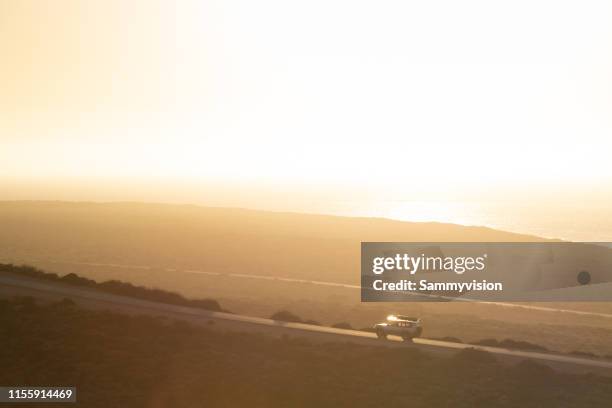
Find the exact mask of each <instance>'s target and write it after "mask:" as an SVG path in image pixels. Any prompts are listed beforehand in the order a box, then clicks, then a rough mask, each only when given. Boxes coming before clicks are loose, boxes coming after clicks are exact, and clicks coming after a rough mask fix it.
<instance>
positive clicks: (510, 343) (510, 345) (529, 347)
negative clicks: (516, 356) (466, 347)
mask: <svg viewBox="0 0 612 408" xmlns="http://www.w3.org/2000/svg"><path fill="white" fill-rule="evenodd" d="M474 344H477V345H479V346H489V347H501V348H507V349H515V350H525V351H550V350H548V349H547V348H546V347H542V346H539V345H537V344H533V343H529V342H527V341H517V340H512V339H504V340H501V341H499V340H496V339H484V340H480V341H478V342H475V343H474Z"/></svg>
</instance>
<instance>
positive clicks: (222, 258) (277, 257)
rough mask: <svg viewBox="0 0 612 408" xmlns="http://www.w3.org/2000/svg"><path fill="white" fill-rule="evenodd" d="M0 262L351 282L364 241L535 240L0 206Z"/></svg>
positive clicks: (377, 222)
mask: <svg viewBox="0 0 612 408" xmlns="http://www.w3.org/2000/svg"><path fill="white" fill-rule="evenodd" d="M0 226H1V227H2V228H0V260H4V261H11V260H14V259H19V260H25V261H28V263H29V262H30V261H31V260H37V261H38V260H40V261H45V260H55V261H70V262H90V263H108V264H121V265H137V266H138V265H145V266H155V267H158V268H180V269H196V270H203V271H208V272H221V273H228V272H232V273H245V274H260V275H270V276H285V277H296V278H301V279H314V280H325V281H334V282H348V283H356V282H358V281H359V259H360V257H359V253H360V252H359V251H360V245H359V243H360V242H361V241H405V242H409V241H416V242H419V241H420V242H426V241H439V242H444V241H491V242H495V241H534V240H538V239H537V238H536V237H531V236H526V235H519V234H512V233H507V232H502V231H496V230H492V229H489V228H481V227H465V226H459V225H452V224H439V223H411V222H400V221H393V220H387V219H376V218H350V217H337V216H323V215H307V214H295V213H275V212H264V211H253V210H243V209H227V208H207V207H198V206H191V205H163V204H136V203H108V204H98V203H66V202H0Z"/></svg>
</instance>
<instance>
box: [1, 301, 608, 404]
mask: <svg viewBox="0 0 612 408" xmlns="http://www.w3.org/2000/svg"><path fill="white" fill-rule="evenodd" d="M0 361H2V362H3V366H2V370H0V384H3V385H7V386H13V385H22V384H37V385H38V384H45V385H74V386H76V387H77V389H78V394H77V395H78V400H79V402H78V403H77V404H76V405H74V404H71V405H69V406H71V407H74V406H77V407H78V406H80V407H92V408H96V407H104V408H106V407H130V408H138V407H151V406H160V407H176V408H181V407H249V408H257V407H283V408H284V407H313V406H317V407H355V408H360V407H379V406H385V407H405V406H410V407H415V408H419V407H427V408H431V407H459V408H461V407H476V408H479V407H487V408H488V407H491V406H495V407H520V408H530V407H609V403H610V401H611V400H612V379H610V378H604V377H598V376H594V375H588V376H577V375H566V374H560V373H556V372H555V371H553V370H551V369H549V368H547V367H545V366H541V365H538V364H535V363H531V362H525V363H522V364H519V365H517V366H507V365H502V364H500V363H498V362H497V361H496V360H495V359H494V358H493V357H492V356H491V355H489V354H487V353H483V352H478V351H476V350H465V351H464V352H461V353H459V354H457V355H456V356H455V357H453V358H432V357H431V356H430V355H425V354H421V353H419V352H418V350H414V349H405V348H385V347H367V346H359V345H354V344H342V343H329V344H316V345H315V344H311V343H309V342H308V341H307V340H304V339H297V338H296V339H292V338H284V339H274V338H271V337H267V336H263V335H257V334H249V333H225V332H220V331H211V330H209V329H204V328H195V327H192V326H190V325H188V324H186V323H178V322H176V323H169V322H168V321H167V320H163V319H157V318H152V317H143V316H140V317H134V316H128V315H121V314H116V313H111V312H101V311H90V310H82V309H79V308H78V307H76V306H75V305H74V304H73V303H72V302H70V301H68V300H66V301H63V302H58V303H55V304H48V305H44V306H43V305H38V304H36V303H35V302H34V301H33V300H32V299H28V298H25V299H17V300H12V301H0ZM54 406H59V405H54Z"/></svg>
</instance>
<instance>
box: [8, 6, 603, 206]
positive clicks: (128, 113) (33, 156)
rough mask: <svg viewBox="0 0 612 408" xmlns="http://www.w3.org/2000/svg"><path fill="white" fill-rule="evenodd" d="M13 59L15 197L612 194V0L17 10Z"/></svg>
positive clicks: (11, 171)
mask: <svg viewBox="0 0 612 408" xmlns="http://www.w3.org/2000/svg"><path fill="white" fill-rule="evenodd" d="M0 53H1V55H2V62H1V63H0V74H1V77H0V81H2V83H1V84H0V89H1V91H0V163H1V165H0V179H2V183H3V184H4V185H5V187H6V188H5V189H4V198H23V197H31V198H70V197H71V194H72V193H74V194H73V196H74V197H78V198H80V199H82V198H86V197H90V198H92V199H98V198H101V199H104V198H111V199H122V198H125V199H133V198H134V195H133V192H134V191H136V190H137V189H136V190H135V189H134V188H135V187H134V186H135V184H136V183H141V185H142V186H143V187H141V189H144V190H147V189H150V191H156V192H157V193H156V194H158V195H159V197H160V199H161V198H162V197H163V196H164V195H165V196H166V198H167V197H168V194H169V193H168V191H170V190H167V191H165V192H164V191H162V190H159V189H158V188H159V187H160V186H161V185H166V186H169V185H173V188H174V189H175V190H176V189H180V190H181V191H182V192H181V194H182V195H181V196H180V197H181V199H185V200H189V197H190V196H189V194H190V191H194V195H193V197H194V199H195V197H198V198H202V191H200V190H197V189H198V188H205V187H204V186H209V187H210V186H216V187H215V188H216V189H217V190H214V191H220V189H221V187H220V186H222V185H226V188H227V189H231V186H237V185H243V186H244V185H247V184H248V185H249V186H250V187H249V188H250V189H251V190H258V188H259V186H261V187H265V188H267V189H275V190H277V191H285V190H286V191H293V192H294V191H302V192H304V191H311V190H313V191H314V190H317V191H319V192H321V191H327V192H330V194H331V192H334V194H336V195H338V196H339V197H342V196H343V194H344V193H345V192H351V191H352V192H353V193H354V192H355V191H357V190H358V189H363V190H362V191H365V190H376V191H381V192H383V193H384V194H386V195H388V196H393V197H396V196H397V197H402V198H411V197H414V194H420V193H423V194H425V193H427V194H434V195H437V196H440V197H443V198H444V197H452V196H454V195H455V194H456V192H465V191H468V190H469V191H471V190H477V191H480V192H481V193H482V192H486V191H490V190H492V189H494V190H496V191H499V190H501V191H508V192H509V191H512V189H516V188H519V189H520V186H527V185H528V186H533V185H537V186H540V185H547V186H551V185H552V186H553V188H554V189H557V190H559V189H563V188H570V189H571V188H578V187H580V186H582V188H584V186H588V188H589V189H592V191H594V190H595V189H597V190H606V191H609V190H610V186H611V185H612V183H611V182H612V164H611V160H610V159H611V153H612V118H611V113H612V80H611V75H610V73H611V72H612V2H610V1H588V0H586V1H585V0H580V1H559V0H555V1H541V0H529V1H505V2H500V1H484V0H483V1H406V0H402V1H367V2H365V1H355V0H351V1H348V0H346V1H340V0H325V1H314V0H311V1H300V2H298V1H287V0H283V1H281V0H279V1H270V0H260V1H249V0H245V1H233V0H223V1H178V2H174V1H163V2H156V1H150V0H147V1H144V0H143V1H118V0H117V1H108V0H100V1H76V0H74V1H64V0H55V1H52V2H41V1H23V0H19V1H18V0H15V1H12V0H0ZM70 183H77V184H78V185H79V186H80V187H79V190H78V194H77V192H76V190H74V191H73V190H70V188H68V187H66V185H68V184H70ZM60 186H63V187H60ZM227 186H230V187H227ZM144 190H143V191H144ZM196 190H197V191H198V194H200V195H196V193H195V191H196ZM71 191H72V193H71ZM147 191H149V190H147ZM210 191H213V190H210ZM101 192H103V193H101ZM211 194H212V193H211ZM304 194H306V195H307V193H304ZM347 194H349V193H347ZM152 198H155V197H153V196H152ZM165 201H172V200H168V199H166V200H165Z"/></svg>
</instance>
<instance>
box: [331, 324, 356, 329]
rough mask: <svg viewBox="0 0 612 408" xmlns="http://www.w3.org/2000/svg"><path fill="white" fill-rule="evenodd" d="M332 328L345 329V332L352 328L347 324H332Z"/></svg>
mask: <svg viewBox="0 0 612 408" xmlns="http://www.w3.org/2000/svg"><path fill="white" fill-rule="evenodd" d="M332 327H333V328H335V329H345V330H353V326H351V324H350V323H348V322H340V323H335V324H332Z"/></svg>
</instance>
